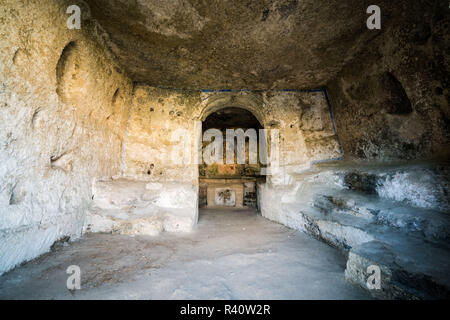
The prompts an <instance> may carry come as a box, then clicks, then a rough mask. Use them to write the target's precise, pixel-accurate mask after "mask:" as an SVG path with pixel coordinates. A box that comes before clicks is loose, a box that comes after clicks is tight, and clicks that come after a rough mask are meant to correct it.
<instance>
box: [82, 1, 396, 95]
mask: <svg viewBox="0 0 450 320" xmlns="http://www.w3.org/2000/svg"><path fill="white" fill-rule="evenodd" d="M86 2H87V3H88V5H89V7H90V10H91V15H92V17H93V18H94V19H95V20H97V22H98V23H99V24H100V25H101V26H102V27H103V28H104V29H105V31H106V33H107V34H108V38H109V46H110V48H111V51H112V52H113V53H114V54H115V55H116V57H117V58H118V59H119V62H120V63H121V64H122V65H123V67H124V68H125V69H126V70H127V72H128V74H129V75H130V76H131V77H132V79H133V80H134V81H136V82H144V83H147V84H149V85H154V86H163V87H170V88H191V89H253V90H255V89H261V90H263V89H306V88H317V87H320V86H323V85H325V84H326V83H327V82H328V81H329V80H331V79H333V78H334V77H335V76H336V74H337V73H338V72H339V71H340V70H341V69H342V68H343V66H344V65H345V64H346V63H348V62H349V61H351V59H352V57H354V56H355V54H357V53H358V51H359V50H360V49H361V48H364V46H365V44H367V42H368V41H370V40H371V39H372V38H374V37H376V36H378V35H379V34H382V33H383V30H381V31H378V30H368V29H367V27H366V19H367V17H368V14H367V13H366V9H367V7H368V6H369V5H370V4H372V3H369V2H367V1H361V0H346V1H342V0H339V1H334V0H333V1H330V0H263V1H254V0H230V1H217V0H214V1H210V0H208V1H207V0H151V1H150V0H133V1H130V0H87V1H86ZM377 4H378V5H380V6H382V8H383V9H382V19H383V24H384V26H386V25H387V24H388V23H389V22H390V21H392V18H393V17H394V16H396V15H398V14H399V12H394V11H395V10H397V11H398V10H401V8H402V5H400V4H399V2H398V1H397V2H396V3H395V8H397V9H394V8H392V6H393V4H392V3H390V1H384V0H383V1H377Z"/></svg>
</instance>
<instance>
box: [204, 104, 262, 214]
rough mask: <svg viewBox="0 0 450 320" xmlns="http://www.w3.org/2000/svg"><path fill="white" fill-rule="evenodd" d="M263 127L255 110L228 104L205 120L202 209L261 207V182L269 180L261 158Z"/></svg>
mask: <svg viewBox="0 0 450 320" xmlns="http://www.w3.org/2000/svg"><path fill="white" fill-rule="evenodd" d="M261 129H263V126H262V125H261V123H260V122H259V120H258V119H257V118H256V117H255V116H254V115H253V113H252V112H250V111H248V110H246V109H244V108H239V107H224V108H221V109H220V110H217V111H214V112H212V113H211V114H209V115H208V116H207V117H206V118H205V119H204V121H203V123H202V137H203V142H202V154H203V160H202V163H201V164H200V165H199V207H200V208H210V209H211V208H236V209H237V208H255V209H258V199H257V193H258V192H257V190H258V184H260V183H265V181H266V177H265V175H263V174H262V171H261V169H263V168H264V166H263V165H262V164H261V161H260V160H261V159H260V156H261V155H260V152H259V151H260V150H259V149H260V143H259V139H261V138H262V137H261Z"/></svg>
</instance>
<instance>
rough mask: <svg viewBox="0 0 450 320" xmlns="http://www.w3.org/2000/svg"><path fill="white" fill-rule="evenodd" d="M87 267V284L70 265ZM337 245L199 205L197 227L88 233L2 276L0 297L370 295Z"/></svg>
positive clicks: (246, 213) (249, 214)
mask: <svg viewBox="0 0 450 320" xmlns="http://www.w3.org/2000/svg"><path fill="white" fill-rule="evenodd" d="M70 265H78V266H79V267H80V269H81V289H80V290H75V291H74V292H71V291H69V290H68V289H67V288H66V280H67V277H68V276H69V275H67V274H66V269H67V267H68V266H70ZM344 269H345V258H344V257H343V256H342V255H341V254H340V253H339V252H338V251H337V250H336V249H334V248H332V247H329V246H328V245H326V244H324V243H322V242H319V241H317V240H315V239H313V238H311V237H309V236H307V235H305V234H303V233H301V232H298V231H294V230H291V229H289V228H286V227H284V226H282V225H279V224H276V223H273V222H271V221H269V220H266V219H265V218H263V217H261V216H260V215H258V214H257V213H256V212H255V211H254V210H249V209H244V210H242V209H241V210H237V209H221V210H205V209H202V210H200V218H199V223H198V226H197V228H196V230H195V231H193V232H191V233H188V234H178V235H176V234H169V233H164V234H163V235H160V236H157V237H150V236H135V237H131V236H123V235H115V234H87V235H85V236H83V237H82V238H81V239H79V240H77V241H74V242H71V243H66V244H65V245H61V246H59V247H57V248H55V249H54V250H53V251H52V252H50V253H48V254H45V255H43V256H41V257H39V258H38V259H35V260H33V261H31V262H28V263H26V264H24V265H22V266H20V267H18V268H16V269H14V270H12V271H10V272H8V273H6V274H4V275H3V276H1V277H0V299H369V298H370V297H369V296H368V295H367V293H366V292H364V291H363V290H362V289H360V288H359V287H356V286H353V285H351V284H349V283H347V282H346V281H345V279H344Z"/></svg>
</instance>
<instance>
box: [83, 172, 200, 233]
mask: <svg viewBox="0 0 450 320" xmlns="http://www.w3.org/2000/svg"><path fill="white" fill-rule="evenodd" d="M197 199H198V190H197V188H196V186H195V185H189V184H184V185H183V184H181V183H165V184H162V183H152V182H150V183H146V182H142V181H133V180H126V179H118V180H110V181H98V182H96V183H95V184H94V187H93V202H92V204H91V209H90V211H89V213H88V215H87V217H86V222H85V226H84V231H85V232H117V233H120V234H128V235H138V234H141V235H157V234H159V233H160V232H162V231H169V232H176V231H184V232H185V231H190V230H192V228H193V227H194V225H195V224H196V223H197V219H198V206H197Z"/></svg>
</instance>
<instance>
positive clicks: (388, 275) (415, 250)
mask: <svg viewBox="0 0 450 320" xmlns="http://www.w3.org/2000/svg"><path fill="white" fill-rule="evenodd" d="M391 236H392V235H391ZM374 266H375V268H379V270H380V277H379V282H378V283H379V287H373V286H372V287H369V286H368V284H367V281H368V280H369V276H373V275H374V269H373V268H374ZM369 267H371V268H372V269H368V268H369ZM448 270H450V255H449V251H448V249H446V248H441V247H438V246H434V245H431V244H428V243H424V242H423V241H422V240H421V239H417V238H411V237H407V236H402V237H398V236H397V237H395V240H394V241H390V243H387V242H382V241H377V240H375V241H369V242H365V243H363V244H360V245H358V246H355V247H353V248H352V249H351V250H350V252H349V255H348V260H347V267H346V270H345V278H346V279H347V280H348V281H350V282H352V283H354V284H357V285H359V286H361V287H362V288H364V289H366V290H368V291H369V292H370V294H371V295H372V296H373V297H375V298H381V299H449V298H450V275H449V273H448ZM369 284H370V283H369Z"/></svg>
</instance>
